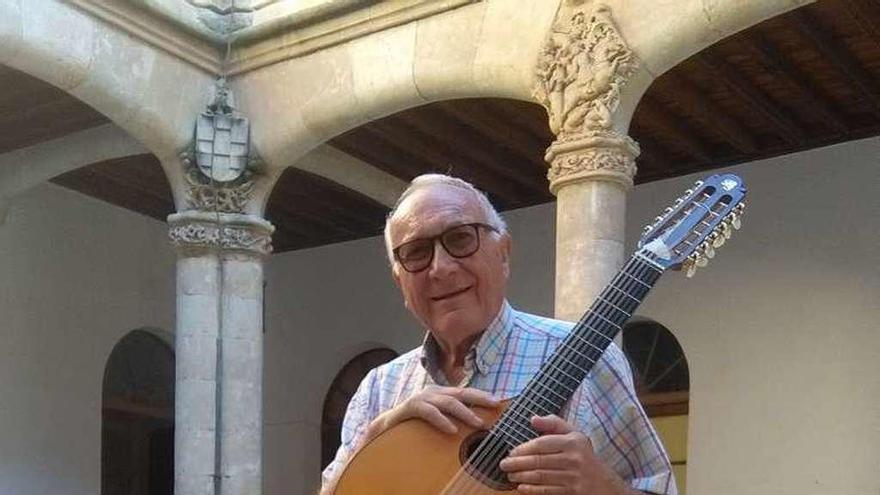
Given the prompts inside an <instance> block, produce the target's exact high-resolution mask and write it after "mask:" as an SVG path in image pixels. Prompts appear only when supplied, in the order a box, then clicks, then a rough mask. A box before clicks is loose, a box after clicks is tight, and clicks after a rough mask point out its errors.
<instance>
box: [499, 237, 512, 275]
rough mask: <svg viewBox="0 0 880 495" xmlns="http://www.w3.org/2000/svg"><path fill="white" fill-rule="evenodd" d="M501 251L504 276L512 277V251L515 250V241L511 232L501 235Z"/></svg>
mask: <svg viewBox="0 0 880 495" xmlns="http://www.w3.org/2000/svg"><path fill="white" fill-rule="evenodd" d="M498 247H499V249H500V253H501V263H502V264H503V266H504V278H509V277H510V253H511V251H512V250H513V241H511V239H510V234H504V235H503V236H501V245H500V246H498Z"/></svg>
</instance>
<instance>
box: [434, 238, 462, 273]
mask: <svg viewBox="0 0 880 495" xmlns="http://www.w3.org/2000/svg"><path fill="white" fill-rule="evenodd" d="M457 266H458V260H456V259H455V258H453V257H452V256H451V255H450V254H449V253H448V252H446V248H444V247H443V245H442V244H441V243H440V239H437V240H435V241H434V259H432V260H431V266H430V268H429V270H430V272H431V275H433V276H442V275H444V274H446V273H448V272H449V271H450V270H454V269H455V268H456V267H457Z"/></svg>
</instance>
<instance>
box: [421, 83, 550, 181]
mask: <svg viewBox="0 0 880 495" xmlns="http://www.w3.org/2000/svg"><path fill="white" fill-rule="evenodd" d="M464 104H465V102H463V101H443V102H438V103H435V104H434V105H435V108H437V109H438V110H439V111H441V112H444V113H446V114H448V115H449V116H450V118H453V119H456V120H457V121H459V122H461V123H462V124H463V125H465V126H467V127H469V128H470V129H473V130H474V132H477V133H478V134H480V135H482V136H483V137H484V138H485V139H486V141H487V142H490V143H491V142H494V143H499V145H502V146H505V147H509V148H510V150H511V151H512V152H513V153H516V154H517V155H518V156H519V157H520V158H521V159H522V161H523V162H525V163H529V164H531V165H533V168H534V169H535V171H536V172H537V173H538V174H539V175H542V176H543V175H544V174H546V173H547V165H546V163H545V162H544V151H545V148H546V146H544V145H542V144H541V142H540V140H538V139H537V138H535V136H534V135H533V134H531V133H529V132H526V131H523V130H522V129H520V128H519V127H518V126H515V125H511V123H510V121H507V120H505V119H504V118H502V117H501V116H500V115H499V113H498V111H497V110H496V107H497V105H491V104H488V102H487V101H486V100H484V99H478V98H475V99H472V100H469V101H468V102H467V106H468V108H467V109H465V108H463V107H464Z"/></svg>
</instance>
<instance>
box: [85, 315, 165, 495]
mask: <svg viewBox="0 0 880 495" xmlns="http://www.w3.org/2000/svg"><path fill="white" fill-rule="evenodd" d="M101 402H102V403H101V414H102V421H101V493H102V494H103V495H170V494H172V493H173V491H174V490H173V485H174V352H173V351H172V349H171V347H170V346H169V345H168V344H166V343H165V342H164V341H163V340H162V339H160V338H159V337H157V336H156V335H154V334H152V333H150V332H148V331H145V330H134V331H132V332H130V333H128V334H127V335H126V336H125V337H123V338H122V339H121V340H120V341H119V342H118V343H117V344H116V346H115V347H114V348H113V351H112V352H111V353H110V357H109V358H108V360H107V365H106V367H105V368H104V383H103V390H102V401H101Z"/></svg>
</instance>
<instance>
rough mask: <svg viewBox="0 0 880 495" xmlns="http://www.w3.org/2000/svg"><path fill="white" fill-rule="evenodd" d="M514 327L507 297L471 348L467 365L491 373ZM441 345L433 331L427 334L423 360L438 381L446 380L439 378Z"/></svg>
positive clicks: (423, 346) (484, 372)
mask: <svg viewBox="0 0 880 495" xmlns="http://www.w3.org/2000/svg"><path fill="white" fill-rule="evenodd" d="M512 327H513V308H511V307H510V304H509V303H508V302H507V300H506V299H505V300H504V302H503V303H502V304H501V310H500V311H498V314H497V315H496V316H495V318H494V319H493V320H492V322H491V323H489V326H488V327H486V330H484V331H483V334H482V335H481V336H480V338H479V340H478V341H477V343H476V345H475V346H474V347H473V348H472V349H471V352H470V353H469V354H468V356H467V360H466V364H465V366H466V367H469V366H474V367H475V368H476V370H477V371H478V372H479V373H480V374H483V375H486V374H488V373H489V370H490V369H491V368H492V365H494V364H495V363H496V362H497V361H498V358H499V357H500V356H501V351H502V350H503V349H504V343H505V342H506V341H507V336H508V335H509V334H510V330H511V328H512ZM439 351H440V346H439V345H438V344H437V341H436V340H435V339H434V336H433V335H431V332H427V333H426V334H425V340H424V341H423V342H422V356H421V362H422V366H423V367H424V368H425V370H426V371H427V372H428V373H429V374H430V375H431V377H432V378H433V379H434V381H435V382H437V383H442V382H444V381H445V380H438V378H440V377H442V374H441V373H440V372H439V370H440V366H439V355H438V353H439Z"/></svg>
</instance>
